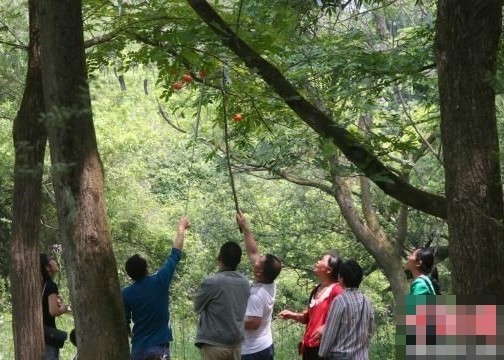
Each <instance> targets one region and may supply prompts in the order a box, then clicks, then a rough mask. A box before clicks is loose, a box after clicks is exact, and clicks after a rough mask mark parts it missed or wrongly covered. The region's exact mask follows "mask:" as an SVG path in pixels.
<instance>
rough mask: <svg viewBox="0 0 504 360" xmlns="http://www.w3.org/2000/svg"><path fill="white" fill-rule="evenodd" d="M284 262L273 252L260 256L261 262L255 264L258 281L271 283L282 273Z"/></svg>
mask: <svg viewBox="0 0 504 360" xmlns="http://www.w3.org/2000/svg"><path fill="white" fill-rule="evenodd" d="M281 270H282V262H281V261H280V259H279V258H277V257H276V256H275V255H272V254H266V255H264V256H261V257H260V260H259V263H258V264H256V265H255V266H254V275H255V279H256V281H257V282H260V283H263V284H271V283H273V281H275V279H276V278H277V277H278V275H279V274H280V271H281Z"/></svg>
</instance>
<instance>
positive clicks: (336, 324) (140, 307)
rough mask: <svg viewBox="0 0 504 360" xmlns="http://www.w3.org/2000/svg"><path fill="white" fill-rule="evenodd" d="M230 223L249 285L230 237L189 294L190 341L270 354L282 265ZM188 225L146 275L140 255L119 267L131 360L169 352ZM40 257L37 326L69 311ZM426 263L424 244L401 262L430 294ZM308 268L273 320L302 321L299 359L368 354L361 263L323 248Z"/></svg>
mask: <svg viewBox="0 0 504 360" xmlns="http://www.w3.org/2000/svg"><path fill="white" fill-rule="evenodd" d="M236 221H237V224H238V226H239V227H240V229H241V231H242V233H243V238H244V242H245V249H246V253H247V255H248V258H249V260H250V265H251V267H252V271H253V276H254V279H253V282H252V284H251V285H250V283H249V280H248V279H247V278H246V277H245V276H244V275H243V274H241V273H240V272H238V271H237V267H238V265H239V264H240V262H241V258H242V249H241V247H240V245H239V244H238V243H236V242H233V241H228V242H226V243H224V244H223V245H222V246H221V247H220V250H219V253H218V255H217V263H218V266H219V269H218V271H217V272H216V273H215V274H213V275H210V276H208V277H207V278H205V279H204V281H203V282H202V284H201V285H200V287H199V288H198V290H197V292H196V294H195V296H194V310H195V312H196V313H197V315H198V328H197V333H196V339H195V345H196V346H197V347H198V348H199V351H200V354H201V359H202V360H228V359H229V360H239V359H241V360H272V359H274V345H273V336H272V331H271V321H272V317H273V309H274V304H275V297H276V285H275V279H276V278H277V277H278V275H279V274H280V272H281V269H282V263H281V261H280V259H279V258H278V257H276V256H274V255H272V254H266V255H261V254H260V252H259V248H258V245H257V242H256V240H255V238H254V235H253V233H252V231H251V230H250V227H249V225H248V223H247V221H246V219H245V217H244V215H243V214H242V213H240V212H238V213H237V214H236ZM188 228H189V221H188V220H187V218H185V217H182V218H181V219H180V221H179V224H178V231H177V235H176V238H175V241H174V243H173V246H172V249H171V253H170V255H169V257H168V259H167V261H166V262H165V263H164V265H163V266H162V267H161V268H160V269H159V270H158V271H157V272H155V273H153V274H149V270H148V264H147V261H146V260H145V259H144V258H143V257H142V256H140V255H138V254H135V255H133V256H131V257H130V258H128V260H127V261H126V263H125V270H126V273H127V274H128V276H129V277H130V278H131V279H132V283H131V284H130V285H128V286H126V287H125V288H123V289H122V299H123V303H124V309H125V314H126V326H127V330H128V334H129V336H130V338H131V360H154V359H169V358H170V350H169V345H170V342H171V341H172V340H173V336H172V333H171V329H170V327H169V325H168V324H169V316H170V312H169V305H170V304H169V296H168V291H169V287H170V284H171V282H172V279H173V275H174V273H175V269H176V267H177V265H178V263H179V261H180V259H181V251H182V248H183V245H184V237H185V232H186V230H187V229H188ZM40 261H41V269H42V274H43V290H42V300H43V301H42V305H43V316H44V319H43V320H44V325H45V326H50V327H55V321H54V318H55V317H57V316H59V315H62V314H64V313H67V312H70V311H71V310H70V307H69V306H68V305H66V304H64V302H63V301H62V299H61V297H60V296H59V294H58V288H57V286H56V284H55V283H54V281H53V277H54V275H55V274H56V273H57V271H58V264H57V262H56V261H55V260H54V259H52V258H50V257H49V256H47V255H45V254H41V257H40ZM433 262H434V257H433V254H432V251H430V250H429V249H427V250H426V249H418V250H416V251H415V252H413V253H412V254H411V255H410V256H409V257H408V260H407V263H406V268H407V269H408V270H410V272H411V273H412V275H413V276H414V277H415V280H414V281H413V283H412V285H411V286H412V287H411V293H412V294H413V293H414V294H430V293H432V294H436V293H437V291H438V290H436V286H437V285H436V284H437V282H435V281H433V280H431V278H430V277H429V276H427V275H428V274H430V273H431V271H432V268H433ZM313 272H314V274H315V275H316V277H317V279H318V282H319V283H318V285H317V286H316V287H315V288H314V289H313V290H312V292H311V294H310V296H309V299H308V304H307V308H306V310H305V311H303V312H294V311H291V310H283V311H281V312H280V313H279V314H278V315H279V318H280V319H286V320H293V321H296V322H299V323H302V324H306V328H305V332H304V335H303V338H302V340H301V341H300V343H299V353H300V354H301V355H302V359H303V360H318V359H331V360H336V359H338V360H346V359H368V347H369V343H370V339H371V336H372V334H373V331H374V314H373V306H372V304H371V302H370V301H369V299H368V298H367V297H366V296H365V295H363V294H362V292H361V291H360V290H359V286H360V284H361V281H362V279H363V270H362V268H361V267H360V266H359V264H358V263H357V262H356V261H354V260H348V261H342V259H341V258H340V257H339V256H338V255H337V254H336V253H328V254H326V255H324V256H323V257H322V258H321V259H320V260H318V261H317V262H316V263H315V265H314V268H313ZM131 322H133V327H131ZM58 352H59V349H58V348H57V347H56V346H53V345H51V344H46V356H45V359H46V360H57V359H58V358H59V357H58V356H59V355H58Z"/></svg>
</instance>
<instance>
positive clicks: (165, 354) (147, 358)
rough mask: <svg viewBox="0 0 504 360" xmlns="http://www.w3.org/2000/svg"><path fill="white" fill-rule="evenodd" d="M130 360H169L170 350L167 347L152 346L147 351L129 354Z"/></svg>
mask: <svg viewBox="0 0 504 360" xmlns="http://www.w3.org/2000/svg"><path fill="white" fill-rule="evenodd" d="M130 359H131V360H170V349H169V347H168V346H164V345H160V346H153V347H151V348H149V349H147V350H142V351H139V352H136V353H134V354H131V358H130Z"/></svg>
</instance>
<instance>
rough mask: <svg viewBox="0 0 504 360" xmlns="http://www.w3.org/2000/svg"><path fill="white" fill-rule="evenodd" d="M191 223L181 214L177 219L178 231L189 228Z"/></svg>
mask: <svg viewBox="0 0 504 360" xmlns="http://www.w3.org/2000/svg"><path fill="white" fill-rule="evenodd" d="M190 227H191V225H190V224H189V219H188V218H187V217H186V216H182V217H181V218H180V220H179V225H178V229H179V231H185V230H187V229H189V228H190Z"/></svg>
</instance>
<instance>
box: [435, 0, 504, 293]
mask: <svg viewBox="0 0 504 360" xmlns="http://www.w3.org/2000/svg"><path fill="white" fill-rule="evenodd" d="M501 27H502V1H501V0H476V1H475V0H440V1H439V2H438V13H437V39H436V51H437V53H436V56H437V64H438V65H437V66H438V73H439V93H440V101H441V136H442V142H443V149H444V163H445V171H446V181H445V190H446V199H447V215H448V229H449V233H450V258H451V261H452V264H453V272H452V275H453V285H454V292H455V293H456V294H457V295H476V294H477V295H481V294H497V295H504V274H503V273H502V269H503V268H504V231H503V229H504V228H503V223H502V220H503V215H504V211H503V209H504V206H503V201H502V195H503V194H502V184H501V177H500V167H499V140H498V134H497V126H496V123H497V121H496V110H495V92H494V90H493V88H492V84H491V79H492V76H493V75H495V66H496V56H497V49H498V44H499V39H500V35H501Z"/></svg>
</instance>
